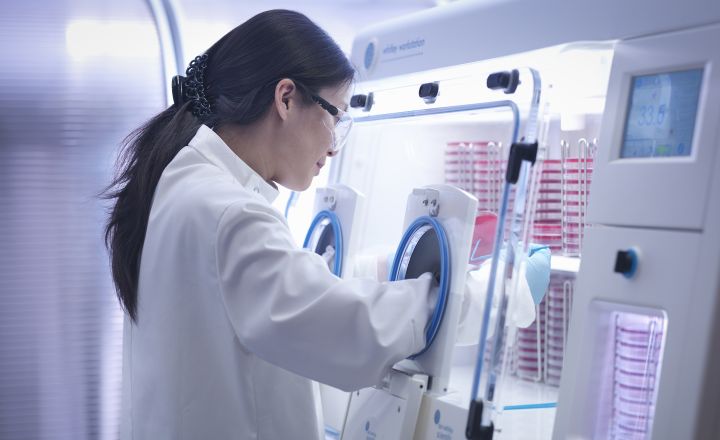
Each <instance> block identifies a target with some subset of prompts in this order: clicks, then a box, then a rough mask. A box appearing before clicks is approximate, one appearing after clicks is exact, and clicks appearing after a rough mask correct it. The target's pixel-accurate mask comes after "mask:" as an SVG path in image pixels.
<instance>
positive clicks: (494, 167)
mask: <svg viewBox="0 0 720 440" xmlns="http://www.w3.org/2000/svg"><path fill="white" fill-rule="evenodd" d="M501 153H502V146H501V145H500V143H497V142H493V141H456V142H448V143H447V145H446V148H445V183H448V184H450V185H454V186H457V187H458V188H460V189H463V190H465V191H467V192H469V193H470V194H472V195H474V196H475V197H476V198H477V199H478V211H479V212H480V211H482V212H493V213H497V212H498V209H499V205H500V194H501V193H500V192H501V191H502V182H503V176H504V174H503V172H502V164H501Z"/></svg>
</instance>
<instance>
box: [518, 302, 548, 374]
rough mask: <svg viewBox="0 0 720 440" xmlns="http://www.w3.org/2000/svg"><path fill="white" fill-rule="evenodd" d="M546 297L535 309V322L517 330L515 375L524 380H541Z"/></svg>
mask: <svg viewBox="0 0 720 440" xmlns="http://www.w3.org/2000/svg"><path fill="white" fill-rule="evenodd" d="M546 301H547V297H546V298H543V300H542V302H541V303H540V305H539V306H537V307H536V315H535V321H534V322H533V323H532V324H530V326H529V327H526V328H521V329H518V332H517V337H516V340H515V350H514V354H515V356H514V358H515V362H514V364H515V373H516V375H517V376H518V377H519V378H521V379H525V380H529V381H534V382H539V381H541V380H542V379H543V374H544V365H545V354H546V352H545V338H546V328H545V327H546V325H545V322H546V313H547V311H546V307H545V302H546Z"/></svg>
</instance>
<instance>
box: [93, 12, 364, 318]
mask: <svg viewBox="0 0 720 440" xmlns="http://www.w3.org/2000/svg"><path fill="white" fill-rule="evenodd" d="M206 54H207V67H206V68H205V71H204V80H203V84H204V88H205V94H206V97H207V100H208V101H209V103H210V106H211V108H212V112H211V113H210V114H209V115H201V116H200V117H197V116H195V115H194V114H193V113H192V112H191V111H190V105H191V104H192V102H186V103H183V104H182V105H180V106H179V107H178V106H177V105H172V106H170V107H169V108H168V109H166V110H165V111H163V112H161V113H160V114H158V115H156V116H155V117H153V118H152V119H150V120H149V121H148V122H147V123H145V124H144V125H143V126H141V127H140V128H138V129H137V130H135V131H134V132H132V133H131V134H130V135H129V136H128V137H127V138H126V139H125V140H124V141H123V144H122V149H121V154H120V156H119V158H118V163H117V168H118V171H117V174H116V177H115V178H114V179H113V181H112V182H111V184H110V185H109V186H108V188H107V189H106V190H105V192H104V194H103V197H105V198H107V199H115V204H114V207H113V208H112V210H111V211H110V216H109V218H108V221H107V225H106V227H105V245H106V246H107V248H108V250H109V252H110V260H111V266H112V275H113V280H114V282H115V289H116V293H117V296H118V298H119V300H120V303H121V305H122V306H123V308H124V309H125V311H126V312H127V313H128V314H129V315H130V317H131V318H132V320H133V321H137V313H138V312H137V290H138V278H139V272H140V255H141V253H142V248H143V243H144V241H145V232H146V229H147V225H148V218H149V216H150V208H151V204H152V199H153V195H154V193H155V188H156V186H157V184H158V181H159V180H160V175H161V174H162V172H163V170H164V169H165V167H166V166H167V165H168V164H169V163H170V161H171V160H172V159H173V158H174V157H175V156H176V155H177V153H178V151H180V149H181V148H183V147H184V146H186V145H187V144H188V143H189V142H190V140H191V139H192V138H193V136H195V133H196V132H197V130H198V128H199V127H200V125H201V124H205V125H208V126H211V127H216V128H217V127H220V126H223V125H225V124H238V125H247V124H251V123H253V122H255V121H256V120H258V119H260V118H261V116H263V115H264V114H265V112H266V111H267V110H268V109H269V107H270V105H271V103H272V102H273V99H274V93H275V85H276V84H277V82H278V81H280V80H281V79H283V78H290V79H293V80H297V81H298V82H300V83H301V84H302V85H304V86H306V88H308V89H310V91H312V92H315V93H317V91H318V90H319V89H321V88H323V87H335V86H340V85H343V84H347V83H349V82H350V81H352V79H353V76H354V73H355V71H354V69H353V68H352V66H351V64H350V63H349V61H348V59H347V57H346V56H345V55H344V54H343V52H342V51H341V50H340V48H339V47H338V46H337V44H336V43H335V42H334V41H333V40H332V38H330V36H329V35H328V34H327V33H325V31H323V30H322V29H320V28H319V27H318V26H317V25H316V24H315V23H313V22H312V21H310V19H308V18H307V17H305V16H304V15H302V14H300V13H298V12H293V11H286V10H272V11H267V12H263V13H260V14H258V15H256V16H254V17H253V18H251V19H250V20H248V21H246V22H245V23H243V24H241V25H240V26H238V27H236V28H235V29H233V30H232V31H230V32H229V33H228V34H226V35H225V36H224V37H222V38H221V39H220V40H219V41H218V42H217V43H215V44H214V45H213V46H212V47H211V48H210V49H208V50H207V52H206ZM298 90H301V89H300V88H299V89H298ZM306 98H308V97H307V96H306Z"/></svg>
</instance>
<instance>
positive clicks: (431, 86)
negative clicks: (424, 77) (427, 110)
mask: <svg viewBox="0 0 720 440" xmlns="http://www.w3.org/2000/svg"><path fill="white" fill-rule="evenodd" d="M439 91H440V85H439V84H438V83H436V82H431V83H425V84H422V85H421V86H420V90H418V95H419V96H420V97H421V98H422V99H424V100H425V102H427V103H428V104H431V103H433V102H435V98H437V95H438V92H439Z"/></svg>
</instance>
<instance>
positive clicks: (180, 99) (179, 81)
mask: <svg viewBox="0 0 720 440" xmlns="http://www.w3.org/2000/svg"><path fill="white" fill-rule="evenodd" d="M185 79H186V78H185V77H184V76H181V75H175V76H173V79H172V83H171V84H172V97H173V104H175V107H177V108H180V107H182V105H183V104H185Z"/></svg>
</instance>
